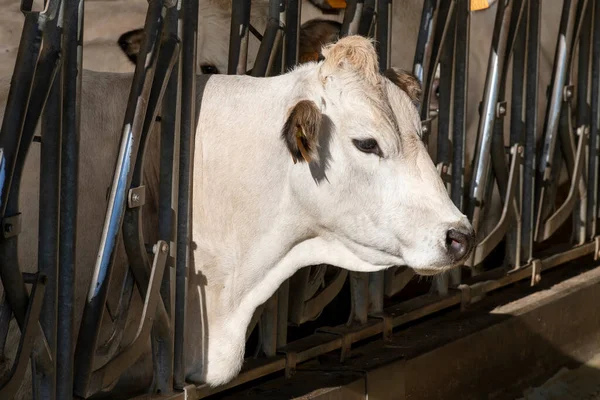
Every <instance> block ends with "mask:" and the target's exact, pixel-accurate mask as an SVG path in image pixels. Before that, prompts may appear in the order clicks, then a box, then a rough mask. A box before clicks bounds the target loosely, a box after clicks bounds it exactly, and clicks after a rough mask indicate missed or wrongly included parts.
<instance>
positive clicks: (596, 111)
mask: <svg viewBox="0 0 600 400" xmlns="http://www.w3.org/2000/svg"><path fill="white" fill-rule="evenodd" d="M592 3H593V4H592V10H593V14H592V18H593V22H592V26H593V31H592V32H593V33H592V52H591V54H592V79H591V126H590V144H589V148H590V156H589V161H588V162H589V164H588V195H587V199H588V202H587V220H588V221H589V222H588V224H589V225H588V231H587V237H588V238H590V239H591V238H594V236H596V235H597V234H598V199H599V198H600V194H599V191H600V185H598V179H599V176H600V171H599V168H600V167H599V166H600V154H598V150H597V149H598V146H600V138H598V134H599V133H598V130H599V129H600V98H599V92H600V5H598V2H596V1H594V2H592ZM579 52H580V53H581V50H580V51H579Z"/></svg>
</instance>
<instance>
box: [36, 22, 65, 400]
mask: <svg viewBox="0 0 600 400" xmlns="http://www.w3.org/2000/svg"><path fill="white" fill-rule="evenodd" d="M56 22H57V21H56V19H55V20H54V22H53V23H51V24H49V25H48V26H47V27H46V29H45V31H44V48H43V49H42V54H41V56H40V58H41V59H45V58H48V57H53V53H56V55H58V52H59V51H60V48H61V39H62V35H61V31H60V29H59V27H58V26H57V23H56ZM61 23H62V21H61ZM56 72H57V73H58V76H55V78H54V82H53V84H52V88H51V89H50V93H49V96H48V101H47V102H46V105H45V107H44V114H43V116H42V124H41V125H42V137H43V140H42V143H41V150H40V153H41V154H40V198H39V241H38V271H39V272H40V273H41V274H43V275H45V276H46V278H47V282H46V290H45V293H44V302H43V304H42V311H41V315H40V323H41V326H42V329H43V330H44V334H45V336H46V340H47V342H48V348H49V350H50V354H52V359H53V368H54V372H53V373H45V374H40V375H41V376H39V377H36V378H35V379H36V380H39V381H40V385H39V397H40V398H42V399H47V400H52V399H55V398H56V366H57V364H56V355H57V351H56V341H57V338H56V333H57V323H58V314H57V305H58V279H59V277H58V251H59V225H60V216H59V212H60V160H61V133H62V79H61V78H60V77H61V75H60V74H61V72H60V69H59V71H56Z"/></svg>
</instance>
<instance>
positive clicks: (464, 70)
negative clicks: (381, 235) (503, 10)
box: [451, 0, 471, 212]
mask: <svg viewBox="0 0 600 400" xmlns="http://www.w3.org/2000/svg"><path fill="white" fill-rule="evenodd" d="M470 8H471V7H470V2H469V0H459V2H458V3H457V5H456V34H455V39H454V43H455V48H454V64H455V65H454V76H453V79H454V110H453V111H454V112H453V114H452V142H453V147H454V148H453V152H452V186H451V198H452V201H453V202H454V204H455V205H456V207H458V209H459V210H461V211H463V212H464V211H465V204H464V198H465V177H464V170H465V144H466V143H465V142H466V136H467V118H466V116H467V112H466V110H467V93H468V76H469V45H470V40H469V38H470V25H471V18H470Z"/></svg>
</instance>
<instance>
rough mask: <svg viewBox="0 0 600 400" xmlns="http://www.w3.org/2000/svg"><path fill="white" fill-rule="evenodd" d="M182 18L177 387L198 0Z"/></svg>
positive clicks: (181, 383) (186, 0)
mask: <svg viewBox="0 0 600 400" xmlns="http://www.w3.org/2000/svg"><path fill="white" fill-rule="evenodd" d="M180 19H182V20H183V33H182V35H181V39H182V50H181V59H180V62H181V117H180V118H181V120H180V124H181V126H180V132H181V133H180V143H179V188H178V193H179V198H178V204H177V210H178V220H177V264H176V291H175V331H174V346H175V347H174V349H175V350H174V357H175V359H174V364H173V365H174V367H173V371H174V372H173V373H174V383H173V384H174V386H175V388H176V389H179V390H181V389H183V388H184V387H185V363H184V360H185V357H184V353H185V347H184V332H185V310H186V304H187V277H188V268H189V265H190V251H191V248H190V242H191V229H190V228H191V222H190V216H191V198H192V165H193V159H194V147H193V140H194V138H195V132H196V116H197V112H198V111H199V106H200V105H199V104H196V38H197V35H198V0H182V6H181V13H180Z"/></svg>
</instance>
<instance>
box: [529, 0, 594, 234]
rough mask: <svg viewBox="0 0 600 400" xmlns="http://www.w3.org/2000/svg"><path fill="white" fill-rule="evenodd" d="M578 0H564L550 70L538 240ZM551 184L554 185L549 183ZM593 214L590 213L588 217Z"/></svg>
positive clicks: (540, 167)
mask: <svg viewBox="0 0 600 400" xmlns="http://www.w3.org/2000/svg"><path fill="white" fill-rule="evenodd" d="M577 3H578V2H577V0H565V1H564V3H563V10H562V16H561V21H560V28H559V34H558V40H557V42H556V50H555V55H554V66H553V69H552V81H551V87H550V92H549V93H550V97H549V100H548V105H547V107H546V115H545V119H544V141H543V149H542V154H541V157H540V160H539V163H538V166H537V177H536V181H537V182H536V183H537V188H538V189H537V191H536V205H537V210H536V236H537V237H536V240H539V238H540V236H539V235H541V233H542V231H543V229H542V225H543V221H544V220H545V219H546V217H547V216H548V214H549V212H550V209H549V208H548V206H549V204H548V199H547V197H548V196H547V194H548V191H549V190H548V187H549V186H550V185H551V184H552V181H553V179H552V173H553V169H554V160H555V157H554V153H555V150H556V139H557V136H558V126H559V118H560V110H561V106H562V102H563V91H564V87H565V84H566V82H567V73H568V61H569V59H570V53H571V44H572V42H573V32H574V28H575V14H576V9H577ZM552 186H554V185H552ZM591 215H592V214H590V216H591Z"/></svg>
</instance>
